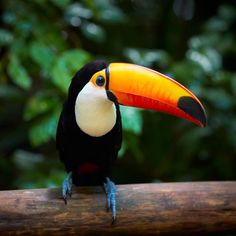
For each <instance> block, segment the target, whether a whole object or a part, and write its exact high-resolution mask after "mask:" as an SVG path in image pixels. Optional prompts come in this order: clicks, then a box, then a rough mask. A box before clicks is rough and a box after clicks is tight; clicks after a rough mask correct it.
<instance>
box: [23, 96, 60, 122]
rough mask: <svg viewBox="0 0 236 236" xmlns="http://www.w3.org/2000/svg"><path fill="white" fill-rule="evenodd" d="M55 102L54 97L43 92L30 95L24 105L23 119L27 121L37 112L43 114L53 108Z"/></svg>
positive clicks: (36, 114)
mask: <svg viewBox="0 0 236 236" xmlns="http://www.w3.org/2000/svg"><path fill="white" fill-rule="evenodd" d="M56 104H57V101H56V99H55V98H54V97H53V96H50V95H48V94H45V93H41V92H39V93H37V94H36V95H35V96H34V97H31V98H30V99H29V101H28V103H27V104H26V106H25V110H24V120H26V121H29V120H31V119H33V118H35V117H36V116H38V115H39V114H43V113H45V112H47V111H50V110H51V109H53V108H54V107H55V106H56Z"/></svg>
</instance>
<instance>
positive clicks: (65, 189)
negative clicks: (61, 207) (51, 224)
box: [62, 172, 72, 204]
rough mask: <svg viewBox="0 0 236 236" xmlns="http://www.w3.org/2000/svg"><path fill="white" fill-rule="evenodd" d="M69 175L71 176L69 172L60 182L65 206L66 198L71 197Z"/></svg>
mask: <svg viewBox="0 0 236 236" xmlns="http://www.w3.org/2000/svg"><path fill="white" fill-rule="evenodd" d="M71 175H72V173H71V172H70V173H69V174H68V175H67V176H66V178H65V179H64V180H63V182H62V197H63V200H64V202H65V204H67V198H68V197H71V195H72V179H71Z"/></svg>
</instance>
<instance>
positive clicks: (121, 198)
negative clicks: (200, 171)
mask: <svg viewBox="0 0 236 236" xmlns="http://www.w3.org/2000/svg"><path fill="white" fill-rule="evenodd" d="M117 199H118V207H117V223H116V225H114V226H111V225H110V223H111V213H110V212H106V210H105V205H106V198H105V194H104V192H103V189H102V188H101V187H79V188H73V195H72V198H71V199H69V200H68V204H67V205H65V204H64V202H63V200H62V199H61V191H60V189H34V190H14V191H1V192H0V235H15V234H17V235H23V234H24V235H25V234H27V235H28V234H31V235H91V234H92V235H94V234H96V235H106V234H110V235H121V234H125V235H150V234H155V235H176V234H177V235H201V234H206V233H214V234H213V235H216V234H215V233H218V234H220V235H223V233H226V232H227V233H232V232H236V182H233V181H232V182H190V183H161V184H133V185H119V186H117ZM218 234H217V235H218Z"/></svg>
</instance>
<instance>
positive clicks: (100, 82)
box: [96, 75, 105, 87]
mask: <svg viewBox="0 0 236 236" xmlns="http://www.w3.org/2000/svg"><path fill="white" fill-rule="evenodd" d="M96 84H97V85H98V86H100V87H102V86H103V85H104V84H105V78H104V77H103V76H101V75H99V76H98V77H97V78H96Z"/></svg>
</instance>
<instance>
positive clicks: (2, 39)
mask: <svg viewBox="0 0 236 236" xmlns="http://www.w3.org/2000/svg"><path fill="white" fill-rule="evenodd" d="M12 41H13V36H12V34H11V33H10V32H8V31H7V30H4V29H0V46H5V45H9V44H10V43H12Z"/></svg>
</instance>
